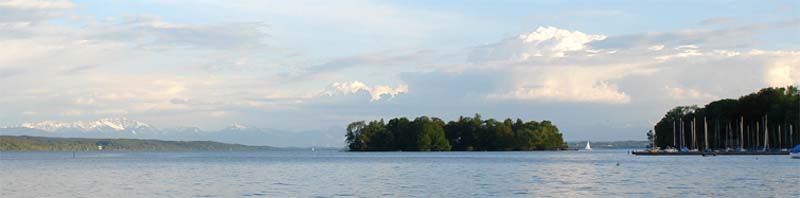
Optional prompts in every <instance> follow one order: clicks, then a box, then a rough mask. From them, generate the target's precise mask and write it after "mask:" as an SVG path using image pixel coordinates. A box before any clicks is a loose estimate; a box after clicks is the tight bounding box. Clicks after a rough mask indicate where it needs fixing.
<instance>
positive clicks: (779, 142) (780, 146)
mask: <svg viewBox="0 0 800 198" xmlns="http://www.w3.org/2000/svg"><path fill="white" fill-rule="evenodd" d="M778 148H783V144H781V125H780V124H779V125H778Z"/></svg>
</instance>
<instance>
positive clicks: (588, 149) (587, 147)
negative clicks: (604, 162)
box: [583, 141, 592, 151]
mask: <svg viewBox="0 0 800 198" xmlns="http://www.w3.org/2000/svg"><path fill="white" fill-rule="evenodd" d="M583 150H587V151H591V150H592V145H591V144H590V143H589V141H586V148H583Z"/></svg>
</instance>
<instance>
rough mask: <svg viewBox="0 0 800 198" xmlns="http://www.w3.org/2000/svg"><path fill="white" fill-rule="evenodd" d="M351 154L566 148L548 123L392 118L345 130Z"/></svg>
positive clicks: (356, 124)
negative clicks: (359, 152) (361, 152)
mask: <svg viewBox="0 0 800 198" xmlns="http://www.w3.org/2000/svg"><path fill="white" fill-rule="evenodd" d="M346 137H347V139H346V143H347V146H348V148H349V149H350V151H531V150H561V149H566V148H567V144H566V143H565V142H564V140H563V138H562V134H561V133H560V132H559V131H558V128H557V127H556V126H555V125H553V124H552V123H551V122H550V121H546V120H545V121H542V122H536V121H528V122H524V121H522V120H520V119H517V120H516V121H512V120H511V119H505V120H504V121H502V122H501V121H498V120H495V119H488V120H482V119H481V116H480V115H479V114H475V116H474V117H463V116H462V117H459V118H458V120H455V121H450V122H447V123H445V121H443V120H442V119H439V118H436V117H433V118H430V117H427V116H421V117H418V118H415V119H414V120H409V119H408V118H405V117H401V118H392V119H390V120H389V121H388V122H384V120H383V119H381V120H374V121H370V122H365V121H358V122H353V123H350V124H349V125H348V126H347V135H346Z"/></svg>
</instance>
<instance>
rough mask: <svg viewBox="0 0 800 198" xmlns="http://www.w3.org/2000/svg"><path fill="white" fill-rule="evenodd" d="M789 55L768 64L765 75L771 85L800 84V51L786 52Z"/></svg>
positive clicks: (767, 82)
mask: <svg viewBox="0 0 800 198" xmlns="http://www.w3.org/2000/svg"><path fill="white" fill-rule="evenodd" d="M784 53H785V54H789V56H786V57H782V58H780V59H778V60H775V61H774V62H773V63H771V64H770V65H768V66H767V72H766V73H765V74H766V75H765V76H764V80H765V81H766V84H768V85H769V86H788V85H798V84H800V52H784Z"/></svg>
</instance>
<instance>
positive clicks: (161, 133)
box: [0, 118, 344, 147]
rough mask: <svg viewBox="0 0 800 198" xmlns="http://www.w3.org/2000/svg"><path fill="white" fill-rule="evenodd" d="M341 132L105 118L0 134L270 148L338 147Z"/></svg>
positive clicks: (52, 123) (24, 127)
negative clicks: (178, 124) (208, 126)
mask: <svg viewBox="0 0 800 198" xmlns="http://www.w3.org/2000/svg"><path fill="white" fill-rule="evenodd" d="M342 131H344V130H343V129H336V128H331V129H327V130H314V131H302V132H290V131H282V130H275V129H268V128H258V127H252V126H246V125H242V124H239V123H233V124H231V125H230V126H228V127H225V128H223V129H220V130H216V131H204V130H202V129H200V128H197V127H174V128H164V129H160V128H156V127H154V126H153V125H151V124H148V123H145V122H140V121H136V120H130V119H126V118H105V119H99V120H95V121H76V122H59V121H43V122H28V123H23V124H19V125H12V126H5V127H0V135H31V136H48V137H80V138H135V139H160V140H177V141H198V140H199V141H204V140H208V141H217V142H225V143H236V144H247V145H269V146H292V147H305V146H325V147H339V146H341V145H342V144H343V142H344V141H343V138H344V135H343V133H342Z"/></svg>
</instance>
